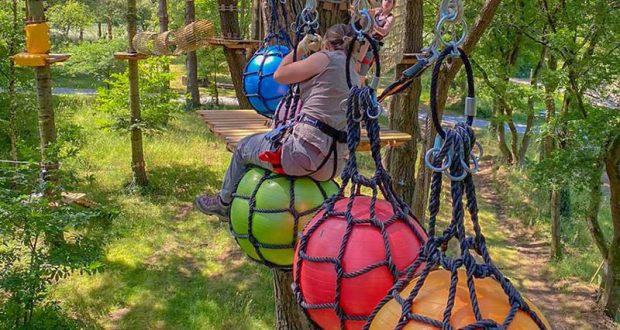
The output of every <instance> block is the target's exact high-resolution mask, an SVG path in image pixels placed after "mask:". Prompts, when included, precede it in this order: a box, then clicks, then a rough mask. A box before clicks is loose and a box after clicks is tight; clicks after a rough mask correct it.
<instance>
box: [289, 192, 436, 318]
mask: <svg viewBox="0 0 620 330" xmlns="http://www.w3.org/2000/svg"><path fill="white" fill-rule="evenodd" d="M370 202H371V198H370V197H367V196H357V197H355V199H354V201H353V208H352V216H353V219H354V220H363V219H369V218H370ZM347 203H349V199H348V198H343V199H340V200H338V201H337V202H336V204H335V206H334V212H346V210H347ZM375 212H376V218H377V220H378V221H379V222H381V223H385V222H386V221H388V220H390V219H391V218H392V216H393V215H394V210H393V207H392V205H391V204H390V203H389V202H387V201H385V200H377V202H376V204H375ZM323 214H324V211H321V212H319V213H318V214H317V215H316V216H315V217H314V218H313V219H312V220H311V221H310V223H309V224H308V225H307V226H306V228H305V230H304V233H303V235H304V236H303V237H302V240H307V242H306V243H307V244H306V249H305V254H306V255H307V256H308V257H328V258H337V257H338V253H339V251H340V247H341V245H342V244H343V242H344V240H343V238H344V235H345V231H346V228H347V222H346V219H345V217H343V216H331V217H329V218H327V219H325V220H324V222H322V223H321V224H320V225H318V228H316V230H315V231H314V232H313V233H312V234H311V235H310V236H308V231H309V230H310V229H311V228H313V227H316V226H317V222H318V221H319V220H320V219H321V218H322V217H323ZM385 228H386V233H387V242H388V244H389V248H390V253H391V257H392V262H393V263H394V265H395V266H396V268H397V269H398V271H399V272H404V271H405V269H406V268H407V267H409V266H410V265H411V264H413V263H414V262H415V261H416V259H417V258H418V256H419V253H420V248H421V247H422V246H423V245H424V242H425V241H426V240H427V236H426V234H425V232H424V229H422V227H421V226H420V225H419V224H418V222H417V221H416V220H414V219H413V218H411V217H407V219H398V220H397V221H396V222H393V223H391V224H390V225H388V226H386V227H385ZM412 228H413V229H412ZM414 230H415V231H417V233H418V235H416V233H415V232H414ZM418 237H420V238H418ZM300 247H301V244H298V246H297V251H296V253H295V262H294V263H293V265H294V271H293V274H294V275H295V277H294V280H295V283H297V285H298V287H299V289H300V291H301V293H302V295H303V298H304V301H305V302H306V303H307V304H330V303H332V304H333V303H334V302H335V300H336V297H335V296H336V286H337V285H338V283H337V282H338V281H337V274H336V265H335V263H323V262H313V261H309V260H306V259H303V260H302V261H301V263H298V262H297V261H298V260H299V249H300ZM387 258H388V257H387V256H386V248H385V243H384V238H383V236H382V234H381V230H380V228H378V227H376V226H373V225H371V224H369V223H363V224H354V225H353V227H352V230H351V234H350V236H349V239H348V241H347V242H346V246H345V248H344V255H343V258H342V267H343V271H344V272H345V273H351V272H355V271H359V270H361V269H363V268H365V267H367V266H369V265H372V264H375V263H377V262H384V261H386V260H388V259H387ZM298 266H299V267H300V271H298V269H297V268H298ZM418 269H421V267H419V268H418ZM298 274H299V275H298ZM298 277H299V278H298ZM396 280H398V279H395V278H394V276H393V275H392V273H391V272H390V270H389V269H388V267H387V265H382V266H379V267H377V268H374V269H373V270H371V271H369V272H366V273H363V274H362V275H359V276H354V277H350V278H342V279H341V280H340V299H339V304H340V307H341V308H342V309H343V311H344V313H345V314H347V315H350V316H362V317H368V316H369V315H370V314H371V313H372V311H373V309H374V308H375V306H377V304H378V303H379V302H380V301H381V300H382V299H383V298H384V297H385V296H386V295H387V293H388V291H389V290H390V289H391V288H392V286H393V285H394V283H395V282H396ZM307 312H308V315H309V316H310V318H311V319H312V320H313V321H314V322H315V323H317V324H318V325H319V326H320V327H321V328H323V329H340V319H339V318H338V316H337V314H336V311H335V309H334V308H329V309H308V310H307ZM365 323H366V321H350V320H347V321H345V328H346V329H361V328H362V327H363V326H364V324H365Z"/></svg>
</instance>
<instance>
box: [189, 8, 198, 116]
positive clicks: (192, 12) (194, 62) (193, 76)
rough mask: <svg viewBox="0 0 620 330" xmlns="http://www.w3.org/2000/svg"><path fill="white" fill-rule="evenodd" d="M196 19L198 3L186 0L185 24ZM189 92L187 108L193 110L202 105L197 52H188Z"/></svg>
mask: <svg viewBox="0 0 620 330" xmlns="http://www.w3.org/2000/svg"><path fill="white" fill-rule="evenodd" d="M195 20H196V5H195V4H194V0H185V24H190V23H192V22H194V21H195ZM186 66H187V93H188V94H190V95H191V97H190V98H189V99H187V103H186V108H187V110H192V109H195V108H198V107H200V90H199V89H198V57H197V56H196V52H195V51H193V52H188V53H187V60H186Z"/></svg>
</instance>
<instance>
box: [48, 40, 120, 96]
mask: <svg viewBox="0 0 620 330" xmlns="http://www.w3.org/2000/svg"><path fill="white" fill-rule="evenodd" d="M124 48H127V41H126V40H123V39H116V40H98V41H93V42H88V41H87V42H83V43H80V44H78V45H70V46H67V47H65V48H64V49H63V50H62V51H63V52H65V53H68V54H71V62H69V63H67V64H66V65H59V66H55V67H54V73H58V74H61V75H64V76H69V77H74V78H75V77H78V76H88V77H92V78H93V79H94V81H95V82H96V84H93V88H94V86H97V85H99V84H101V83H102V82H104V81H105V80H107V79H110V78H111V77H112V74H114V73H120V72H123V67H124V66H125V64H124V63H123V61H119V60H116V59H114V56H113V54H114V53H115V52H118V51H121V50H123V49H124Z"/></svg>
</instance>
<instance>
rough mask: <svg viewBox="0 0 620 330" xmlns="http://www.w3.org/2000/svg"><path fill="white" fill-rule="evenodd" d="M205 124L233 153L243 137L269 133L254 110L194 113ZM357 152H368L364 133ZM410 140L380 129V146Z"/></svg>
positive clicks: (404, 136)
mask: <svg viewBox="0 0 620 330" xmlns="http://www.w3.org/2000/svg"><path fill="white" fill-rule="evenodd" d="M196 113H197V114H198V115H199V116H200V117H201V118H202V119H203V120H204V122H205V124H206V125H207V128H208V129H209V130H210V131H211V132H212V133H213V134H215V135H216V136H218V137H220V138H222V139H223V140H224V142H226V149H228V151H230V152H233V151H234V150H235V147H236V146H237V143H238V142H239V141H241V139H243V138H244V137H246V136H248V135H252V134H256V133H265V132H269V131H271V128H270V123H271V120H270V119H267V118H265V117H263V116H261V115H259V114H257V113H256V111H254V110H202V111H197V112H196ZM362 136H363V138H362V139H361V141H360V144H359V146H358V148H357V150H358V151H370V143H369V141H368V137H367V136H366V131H365V130H363V131H362ZM410 140H411V135H409V134H407V133H403V132H399V131H395V130H391V129H387V128H385V127H382V128H381V145H382V147H386V146H392V147H395V146H399V145H402V144H405V143H407V142H408V141H410Z"/></svg>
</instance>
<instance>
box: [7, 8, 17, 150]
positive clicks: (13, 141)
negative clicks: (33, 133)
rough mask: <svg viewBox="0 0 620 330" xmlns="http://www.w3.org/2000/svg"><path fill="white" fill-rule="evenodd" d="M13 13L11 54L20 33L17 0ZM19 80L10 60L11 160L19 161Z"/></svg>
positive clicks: (15, 48)
mask: <svg viewBox="0 0 620 330" xmlns="http://www.w3.org/2000/svg"><path fill="white" fill-rule="evenodd" d="M11 14H12V16H13V17H12V20H13V22H12V23H13V31H12V35H11V39H10V41H9V54H10V55H13V54H15V53H16V51H17V38H16V36H17V33H19V32H18V31H19V21H18V18H17V0H13V3H12V6H11ZM16 80H17V72H16V71H15V63H13V61H9V89H8V93H9V95H8V96H9V140H10V143H11V151H10V153H11V160H13V161H17V127H15V124H16V122H15V121H16V119H17V118H16V117H17V108H18V107H17V93H16V90H15V83H16Z"/></svg>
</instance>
